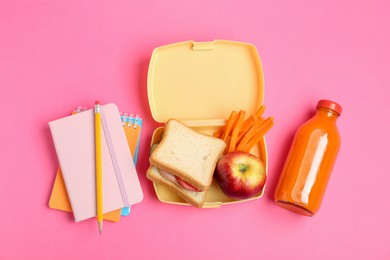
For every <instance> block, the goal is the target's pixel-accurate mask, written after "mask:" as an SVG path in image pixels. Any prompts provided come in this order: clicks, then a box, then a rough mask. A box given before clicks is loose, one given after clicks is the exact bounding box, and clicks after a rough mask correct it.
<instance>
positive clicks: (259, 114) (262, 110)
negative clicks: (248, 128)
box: [255, 105, 265, 118]
mask: <svg viewBox="0 0 390 260" xmlns="http://www.w3.org/2000/svg"><path fill="white" fill-rule="evenodd" d="M264 110H265V106H264V105H262V106H261V107H260V108H259V109H258V110H257V111H256V114H255V116H256V117H257V118H261V116H262V115H263V112H264Z"/></svg>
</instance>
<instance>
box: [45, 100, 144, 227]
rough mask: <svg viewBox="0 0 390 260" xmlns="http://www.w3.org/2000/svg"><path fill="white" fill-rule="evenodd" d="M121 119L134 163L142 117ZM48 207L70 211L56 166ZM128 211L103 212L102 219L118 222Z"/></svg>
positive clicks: (125, 115)
mask: <svg viewBox="0 0 390 260" xmlns="http://www.w3.org/2000/svg"><path fill="white" fill-rule="evenodd" d="M86 110H87V109H86V108H81V107H78V108H77V109H76V110H75V111H74V112H73V114H77V113H80V112H83V111H86ZM120 118H121V121H122V126H123V130H124V132H125V135H126V140H127V143H128V146H129V149H130V152H131V155H132V156H133V159H134V164H135V163H136V160H137V157H138V149H139V142H140V137H141V128H142V119H141V118H140V117H139V116H138V115H136V116H133V115H132V114H130V115H128V114H126V113H125V114H124V115H121V116H120ZM49 207H50V208H52V209H57V210H62V211H67V212H72V207H71V203H70V200H69V196H68V192H67V189H66V185H65V181H64V178H63V175H62V172H61V169H60V167H58V170H57V173H56V178H55V181H54V185H53V189H52V192H51V196H50V199H49ZM129 212H130V207H125V208H123V209H117V210H114V211H112V212H108V213H105V214H104V219H105V220H108V221H112V222H118V221H119V220H120V216H121V215H122V216H126V215H128V214H129Z"/></svg>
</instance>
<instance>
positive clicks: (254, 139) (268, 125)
mask: <svg viewBox="0 0 390 260" xmlns="http://www.w3.org/2000/svg"><path fill="white" fill-rule="evenodd" d="M273 125H274V121H273V118H272V117H269V118H267V119H265V120H264V122H263V124H262V125H261V127H260V128H259V129H258V131H257V133H256V134H255V135H254V136H253V137H252V138H251V139H250V140H249V141H248V142H247V143H246V144H245V146H244V148H243V151H244V152H249V151H250V150H251V149H252V147H253V146H254V145H255V144H257V143H258V142H259V141H260V140H261V139H262V138H263V136H264V135H265V134H266V133H267V132H268V131H269V130H270V129H271V127H272V126H273Z"/></svg>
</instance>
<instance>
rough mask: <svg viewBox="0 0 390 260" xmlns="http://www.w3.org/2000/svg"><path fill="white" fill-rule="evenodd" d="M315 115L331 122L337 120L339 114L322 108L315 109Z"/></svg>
mask: <svg viewBox="0 0 390 260" xmlns="http://www.w3.org/2000/svg"><path fill="white" fill-rule="evenodd" d="M316 115H318V116H322V117H327V118H329V119H330V120H332V121H336V120H337V118H338V117H339V114H338V113H337V112H336V111H334V110H332V109H329V108H323V107H318V108H317V112H316Z"/></svg>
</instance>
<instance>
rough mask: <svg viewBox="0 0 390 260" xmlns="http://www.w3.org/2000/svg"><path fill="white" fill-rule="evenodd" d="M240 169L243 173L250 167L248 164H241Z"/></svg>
mask: <svg viewBox="0 0 390 260" xmlns="http://www.w3.org/2000/svg"><path fill="white" fill-rule="evenodd" d="M239 169H240V172H241V173H245V172H246V170H247V169H248V165H245V164H240V166H239Z"/></svg>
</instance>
